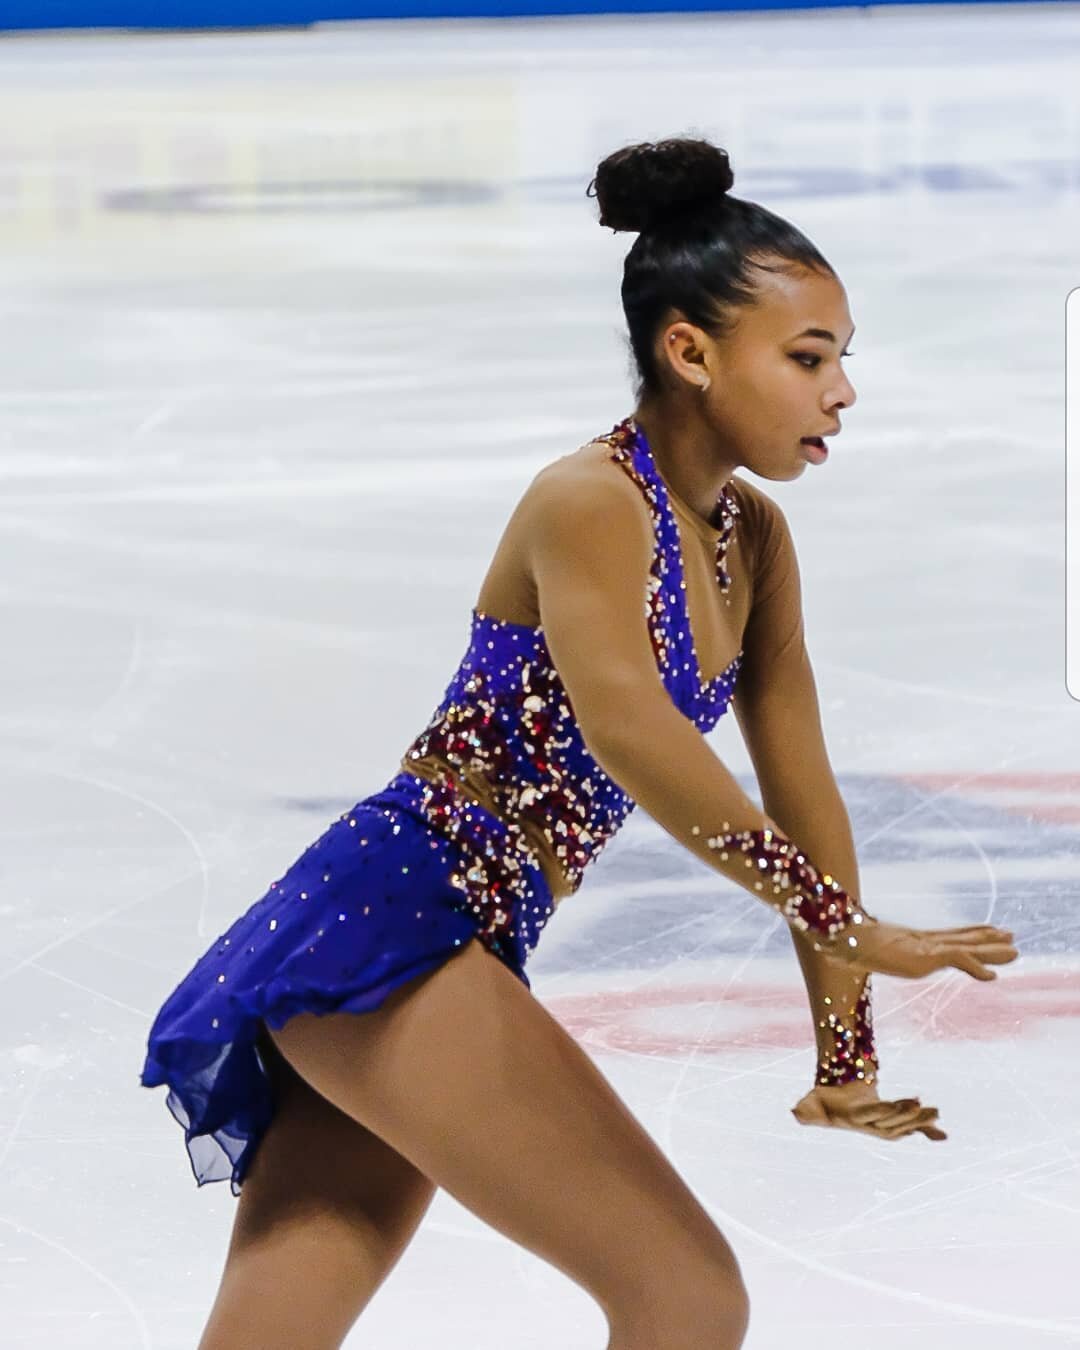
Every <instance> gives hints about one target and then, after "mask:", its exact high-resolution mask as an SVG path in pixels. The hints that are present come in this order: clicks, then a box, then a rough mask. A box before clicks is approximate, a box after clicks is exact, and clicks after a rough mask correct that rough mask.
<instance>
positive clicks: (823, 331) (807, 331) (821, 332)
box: [792, 328, 855, 342]
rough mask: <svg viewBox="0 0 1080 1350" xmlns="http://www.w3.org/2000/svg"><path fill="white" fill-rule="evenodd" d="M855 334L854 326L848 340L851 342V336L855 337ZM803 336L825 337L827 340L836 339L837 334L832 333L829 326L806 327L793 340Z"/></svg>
mask: <svg viewBox="0 0 1080 1350" xmlns="http://www.w3.org/2000/svg"><path fill="white" fill-rule="evenodd" d="M854 336H855V329H854V328H853V329H852V330H851V337H849V338H848V342H850V341H851V338H853V337H854ZM803 337H816V338H824V339H825V341H826V342H835V341H836V334H835V333H830V332H829V330H828V329H827V328H804V329H803V331H802V332H801V333H798V334H797V335H796V337H795V338H792V341H793V342H794V341H796V340H797V338H803Z"/></svg>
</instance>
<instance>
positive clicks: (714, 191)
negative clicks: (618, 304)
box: [587, 137, 735, 233]
mask: <svg viewBox="0 0 1080 1350" xmlns="http://www.w3.org/2000/svg"><path fill="white" fill-rule="evenodd" d="M734 181H735V175H734V174H733V173H732V172H731V165H730V164H729V162H728V155H727V151H726V150H721V149H720V147H719V146H716V145H712V144H711V143H710V142H709V141H702V140H691V139H688V138H685V137H679V138H675V139H672V140H666V141H657V142H655V144H654V143H653V142H650V141H645V142H643V143H642V144H641V145H628V146H626V148H625V149H622V150H616V151H615V152H614V153H613V154H610V155H608V156H607V158H606V159H603V160H601V161H600V164H599V165H598V166H597V170H596V177H595V178H594V179H593V180H592V182H591V183H590V184H589V186H588V189H587V195H588V196H590V197H595V198H596V199H597V202H598V204H599V207H600V224H601V225H606V226H608V227H609V228H610V229H612V230H634V231H637V232H639V233H644V232H645V231H647V230H653V229H656V228H658V227H662V226H664V225H666V224H668V225H669V224H673V223H674V222H675V221H676V220H678V219H679V218H680V217H682V216H687V215H691V214H694V213H697V212H699V211H702V210H704V209H706V208H707V207H710V206H715V205H717V203H718V202H720V201H721V200H722V199H723V197H724V195H725V193H726V192H727V191H728V190H729V188H730V187H731V185H732V183H734Z"/></svg>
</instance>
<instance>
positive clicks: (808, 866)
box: [708, 830, 864, 947]
mask: <svg viewBox="0 0 1080 1350" xmlns="http://www.w3.org/2000/svg"><path fill="white" fill-rule="evenodd" d="M708 845H709V847H710V848H711V849H715V850H717V851H718V852H719V855H720V859H721V861H722V862H727V861H729V860H734V861H735V862H738V858H739V855H740V854H741V855H742V857H743V859H744V860H745V864H746V867H747V868H749V869H750V870H751V872H752V875H753V878H754V879H753V881H752V882H751V881H750V880H749V878H747V879H745V880H744V881H743V884H744V885H745V886H746V887H747V889H748V890H754V891H756V892H758V893H759V894H760V895H761V898H762V899H763V900H764V901H765V903H766V904H767V905H771V906H772V907H773V909H776V910H779V912H780V913H781V914H782V915H783V916H784V918H785V919H786V920H787V921H788V923H789V924H790V925H791V926H792V928H798V929H801V930H802V931H803V932H812V933H815V934H821V936H822V937H823V938H827V939H836V938H839V937H841V936H842V935H845V934H846V941H847V942H848V944H849V945H850V946H852V947H855V946H857V945H858V940H857V938H856V937H855V936H854V934H853V933H852V932H851V931H850V930H851V929H852V928H853V927H854V926H855V925H858V924H861V923H862V921H863V918H864V914H863V911H862V909H861V907H860V906H859V903H858V901H857V900H855V899H853V898H852V897H851V896H849V895H848V893H847V891H845V890H844V888H843V887H842V886H841V885H840V883H839V882H838V881H837V880H836V878H835V877H831V876H829V874H828V873H827V872H823V873H822V872H818V870H817V868H816V867H815V866H814V864H813V863H812V862H811V861H810V859H809V858H808V857H807V856H806V854H805V853H803V852H802V851H801V850H800V849H799V847H798V846H797V845H796V844H793V843H792V842H791V840H790V839H785V838H784V836H783V835H782V834H778V833H777V832H776V831H775V830H738V831H735V832H732V833H728V834H719V835H716V836H715V837H714V838H711V839H709V840H708Z"/></svg>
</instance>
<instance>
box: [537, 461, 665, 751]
mask: <svg viewBox="0 0 1080 1350" xmlns="http://www.w3.org/2000/svg"><path fill="white" fill-rule="evenodd" d="M529 509H530V515H529V520H528V539H529V548H530V560H529V561H530V566H531V569H532V573H533V577H534V580H535V583H536V589H537V598H538V602H539V610H540V623H541V626H542V627H543V630H544V636H545V639H546V641H547V645H548V650H549V651H550V652H551V657H552V660H553V662H554V664H555V667H556V669H557V670H558V672H559V676H560V678H561V679H562V682H563V684H564V685H565V686H566V691H567V693H568V694H569V696H570V701H571V703H572V705H573V709H574V716H575V719H576V720H577V722H578V725H579V726H580V727H581V730H582V734H583V735H584V737H585V739H586V742H587V743H588V744H590V748H592V747H593V746H597V745H603V744H605V743H606V742H607V741H608V740H609V739H610V738H611V737H612V735H614V734H616V733H619V732H621V731H623V730H624V729H625V727H626V725H627V720H628V719H630V718H633V716H634V715H635V710H640V709H641V707H642V706H643V704H645V703H649V702H651V703H653V704H655V705H660V704H661V703H668V705H669V707H671V710H672V711H673V712H675V711H676V710H675V708H674V706H673V705H671V704H670V700H669V699H668V695H667V691H666V690H665V688H664V685H663V681H662V680H661V678H660V672H659V670H658V668H657V664H656V657H655V655H654V652H653V648H652V640H651V638H650V635H649V627H648V623H647V619H646V613H645V598H646V586H647V582H648V579H649V571H650V567H651V563H652V557H653V533H652V522H651V519H650V517H649V515H648V512H647V508H646V506H645V503H644V501H643V500H642V497H641V494H640V492H639V491H638V489H637V488H636V487H635V486H634V484H633V483H632V482H631V481H630V479H629V478H628V477H627V476H626V474H624V473H623V472H622V470H621V469H619V468H618V466H617V465H613V464H610V463H602V464H587V465H576V464H571V465H567V464H566V462H565V461H560V462H558V463H556V464H554V465H551V466H550V467H549V468H548V469H547V470H545V471H544V472H542V473H541V474H540V475H539V476H538V477H537V478H536V479H535V480H534V483H533V485H532V487H531V489H530V494H529Z"/></svg>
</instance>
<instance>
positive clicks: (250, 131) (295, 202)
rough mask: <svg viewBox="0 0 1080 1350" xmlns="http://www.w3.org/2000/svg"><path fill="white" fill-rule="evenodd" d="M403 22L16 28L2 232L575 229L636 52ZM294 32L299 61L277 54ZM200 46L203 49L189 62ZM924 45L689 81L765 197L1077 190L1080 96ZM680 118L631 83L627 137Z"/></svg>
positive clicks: (3, 90)
mask: <svg viewBox="0 0 1080 1350" xmlns="http://www.w3.org/2000/svg"><path fill="white" fill-rule="evenodd" d="M0 3H2V0H0ZM408 28H409V26H407V25H372V26H371V27H370V28H369V29H364V28H363V27H362V26H357V27H350V28H349V29H347V30H341V31H333V30H323V31H322V32H318V33H310V34H302V35H301V34H294V35H283V34H279V35H271V34H264V35H239V34H229V35H218V36H217V37H214V38H212V39H209V38H207V37H205V36H204V37H199V36H198V35H194V34H189V35H178V36H175V37H169V38H155V37H153V36H151V35H145V34H144V35H125V36H120V35H117V36H115V37H113V38H110V39H109V40H108V41H100V40H94V39H90V38H81V37H80V38H75V37H72V38H71V39H70V40H69V41H70V42H71V43H72V44H78V48H79V50H78V51H77V52H72V53H71V54H70V56H69V59H68V60H66V61H64V60H61V57H62V55H63V53H64V51H65V50H66V48H65V45H64V43H62V42H57V43H55V44H53V48H52V55H51V56H50V53H49V44H48V43H43V44H38V43H36V42H35V43H34V44H33V51H32V53H31V47H30V44H27V46H26V47H24V48H23V49H22V57H23V59H22V60H21V61H19V60H17V59H15V58H16V57H17V56H18V55H19V48H20V46H21V44H13V45H12V46H11V47H10V48H9V49H8V52H7V55H6V58H5V62H6V68H4V69H2V70H0V74H2V75H3V77H4V78H0V118H2V121H3V126H4V137H3V159H2V172H0V240H2V241H3V242H4V243H5V244H6V245H14V246H15V247H16V249H17V250H19V249H20V248H21V249H25V250H26V251H27V252H29V253H34V254H37V253H38V252H39V250H40V249H41V246H42V245H44V244H45V243H46V242H47V241H49V240H54V241H56V242H58V243H59V242H62V241H64V240H65V239H66V240H69V241H71V242H72V243H76V242H78V243H79V244H85V243H88V242H91V241H96V242H101V243H103V244H106V243H107V244H114V245H115V244H119V245H121V246H124V247H131V248H132V250H133V252H132V254H131V256H130V257H129V263H130V264H131V265H133V266H134V265H136V263H137V260H138V254H139V252H140V251H141V247H142V246H144V245H145V246H147V247H148V248H150V249H152V250H156V248H157V247H159V246H160V243H161V240H162V236H163V235H164V234H169V235H170V236H171V237H178V236H180V235H181V234H184V235H185V236H186V235H188V234H189V233H190V234H191V236H192V237H193V238H194V236H197V235H205V236H206V239H207V242H208V243H209V242H210V236H211V234H212V247H210V248H208V249H207V250H206V251H205V252H203V253H202V254H201V263H202V265H203V266H206V267H210V268H213V267H214V266H215V255H216V256H217V258H218V260H219V261H220V262H222V263H225V260H226V259H230V258H231V257H232V245H233V244H236V245H238V246H239V247H240V248H241V250H245V249H249V248H250V245H251V227H252V220H253V218H254V217H260V218H262V219H263V220H264V222H265V223H266V225H267V226H268V227H272V225H273V224H274V223H275V222H276V225H277V227H278V228H279V229H280V230H281V231H282V232H283V233H285V232H287V231H288V229H289V222H290V218H291V219H294V220H297V221H298V222H302V221H303V220H304V218H306V219H307V221H308V222H309V224H310V225H313V224H314V223H315V219H316V218H318V219H319V221H320V222H321V223H322V225H323V226H325V227H326V228H327V229H332V228H333V226H334V223H335V221H336V222H338V223H339V224H341V225H345V224H348V223H350V222H352V221H355V220H356V219H357V218H358V217H361V218H362V217H369V218H377V217H379V216H386V215H388V214H390V213H396V215H395V219H398V220H400V221H401V223H402V225H403V226H405V227H406V228H407V224H406V223H407V222H412V223H414V224H417V225H420V223H421V222H422V223H423V228H425V229H427V230H431V229H433V228H434V227H435V225H436V224H437V222H435V221H433V220H432V219H431V213H432V212H433V211H436V212H437V211H439V210H440V209H447V210H452V211H454V212H455V213H457V214H458V219H459V220H460V222H461V223H462V224H464V225H466V226H467V227H468V228H471V229H475V230H477V231H479V232H483V231H484V230H485V229H488V228H492V227H493V228H494V230H495V231H496V233H497V231H498V228H499V226H500V224H506V225H511V226H515V227H516V226H520V225H522V224H523V223H524V222H525V221H526V220H527V219H528V218H529V217H530V215H531V213H532V212H534V211H535V210H537V209H538V208H539V209H540V210H543V209H544V208H551V209H552V211H553V212H555V213H558V212H561V211H563V210H565V209H566V208H577V211H578V212H579V213H580V214H576V215H574V216H573V217H566V218H565V221H566V225H567V226H571V225H572V226H573V227H574V228H575V230H576V233H574V234H573V235H571V236H568V242H570V243H571V245H572V246H575V247H577V246H580V239H581V237H582V234H583V233H584V232H585V221H586V218H587V217H586V214H585V213H586V211H587V210H589V209H590V207H589V206H588V204H587V203H586V202H585V199H584V196H583V192H584V185H585V183H586V181H587V179H588V176H589V172H590V171H591V169H592V167H593V165H594V164H595V162H596V159H597V157H598V156H599V155H600V154H601V153H603V152H604V151H605V150H606V149H608V148H610V145H609V141H611V140H612V139H613V137H612V133H611V132H609V131H607V129H606V128H605V126H604V124H603V119H602V118H601V119H600V125H599V126H598V125H597V122H598V119H597V108H598V107H603V106H605V104H606V102H607V101H608V100H609V99H610V100H612V101H615V100H619V99H622V98H623V97H624V96H625V82H626V74H625V72H624V71H623V70H622V69H620V68H619V66H618V64H617V63H616V64H615V66H614V68H607V69H605V68H603V67H601V68H599V69H594V70H591V71H590V72H589V75H588V78H587V79H578V78H574V77H573V74H572V73H568V74H567V76H566V78H563V79H561V80H559V81H558V83H557V84H555V83H553V78H545V77H544V75H543V73H542V72H541V73H537V74H533V73H532V72H530V71H529V70H528V69H525V70H524V71H522V70H518V69H515V68H514V67H513V65H511V66H510V68H509V69H507V70H505V71H499V70H492V69H490V68H489V69H486V70H485V69H483V68H482V67H481V66H480V65H479V62H478V61H477V62H476V63H475V64H470V62H469V60H468V58H467V54H463V55H462V56H461V57H460V59H461V61H462V65H461V66H460V67H458V66H457V65H455V63H454V61H455V58H454V55H453V53H452V52H451V51H449V50H446V51H444V53H443V54H442V55H441V56H440V55H439V54H438V53H437V52H432V50H431V47H430V41H431V35H432V34H433V33H439V32H440V29H439V28H438V27H436V26H432V28H431V29H430V30H428V31H427V32H422V31H421V30H422V29H426V28H427V26H426V25H425V26H417V27H416V28H415V29H414V30H413V34H414V42H415V50H410V43H409V37H408ZM361 34H362V35H363V36H362V39H361V36H360V35H361ZM440 40H441V41H445V32H443V34H442V36H441V38H440ZM474 40H475V37H474ZM287 41H291V42H293V43H295V44H298V45H297V46H296V47H295V48H294V49H292V50H294V51H295V52H296V53H297V58H296V60H295V62H291V61H290V60H289V59H286V56H285V55H282V56H281V57H280V60H279V59H278V51H277V44H279V43H284V42H287ZM207 42H212V43H213V44H214V46H213V48H209V47H202V48H200V47H199V46H198V45H197V44H200V43H207ZM255 44H264V45H262V46H260V47H259V49H258V51H257V50H256V45H255ZM465 47H466V49H468V47H469V44H468V43H466V44H465ZM200 51H203V52H205V54H206V55H207V56H209V55H210V54H211V52H212V55H213V59H212V60H209V59H208V60H206V61H205V62H202V63H200V61H199V59H198V58H199V53H200ZM541 56H542V53H538V54H537V57H538V60H539V59H540V58H541ZM262 59H265V62H266V64H265V67H262V66H260V64H259V62H260V60H262ZM522 59H523V60H524V58H522ZM921 59H922V58H921V56H920V55H919V53H917V52H907V53H905V52H904V51H903V50H897V51H896V52H895V54H894V63H893V64H889V65H885V64H882V63H874V64H870V65H868V66H867V67H866V68H865V69H859V67H858V66H852V67H850V68H849V69H848V70H847V71H846V72H845V79H844V89H843V93H842V95H838V96H836V97H833V98H829V99H824V100H822V101H820V102H819V103H818V104H817V105H816V107H815V116H814V117H813V118H806V117H805V116H803V113H804V111H805V99H804V96H803V94H802V93H801V92H800V91H799V89H798V88H797V87H793V83H792V81H791V80H789V79H787V78H786V72H787V65H786V63H785V65H784V67H783V68H782V69H779V70H778V71H777V79H776V80H775V81H772V82H763V81H762V80H761V78H760V71H759V70H758V69H757V68H750V69H747V70H745V71H743V70H739V69H732V70H727V71H725V72H724V78H723V88H722V93H721V94H719V95H718V94H717V92H716V64H715V61H716V57H715V53H714V52H713V51H712V50H707V51H703V52H702V53H701V54H700V55H699V56H698V57H696V58H695V57H694V56H693V55H692V54H691V53H689V52H688V53H687V60H686V66H685V70H684V72H683V79H684V81H685V85H686V88H687V90H688V91H689V92H690V93H693V94H694V95H695V96H700V99H701V100H702V102H701V105H700V106H702V107H703V108H705V109H707V110H708V113H709V115H710V117H711V119H712V120H713V122H714V123H715V131H716V134H718V135H719V134H721V133H722V135H723V137H724V143H725V144H726V145H728V147H729V148H730V149H731V150H732V152H733V154H734V155H735V156H737V160H738V163H739V164H740V171H739V180H738V182H739V188H738V190H739V191H740V192H741V193H742V194H744V195H746V196H747V197H749V198H750V199H752V200H758V201H761V202H763V203H765V204H767V205H770V206H772V207H773V208H774V209H778V210H781V211H783V210H785V209H789V208H790V207H793V206H794V207H798V206H801V207H803V208H805V206H806V205H809V204H813V203H821V204H822V205H823V206H828V207H835V208H837V209H842V208H843V207H844V205H845V204H848V205H850V206H851V207H858V206H868V205H872V204H875V203H877V204H883V205H886V206H888V208H889V209H890V210H891V211H894V212H895V211H899V212H902V213H910V212H922V211H923V210H939V211H941V210H948V211H950V212H952V213H954V214H955V213H957V212H961V211H964V210H967V209H972V208H973V207H978V205H979V203H980V199H981V200H982V201H983V202H985V204H986V205H987V206H989V207H991V208H993V209H996V208H997V204H998V202H999V201H1000V200H1001V199H1002V198H1003V197H1005V198H1018V197H1026V198H1028V199H1029V200H1030V201H1031V202H1032V203H1033V204H1034V205H1036V206H1037V207H1038V209H1039V210H1040V211H1042V212H1050V213H1063V212H1066V211H1068V210H1070V209H1071V205H1072V202H1073V200H1074V199H1075V194H1076V191H1077V187H1078V183H1080V167H1078V161H1077V157H1076V151H1075V147H1076V145H1077V142H1078V140H1080V130H1078V127H1080V93H1078V92H1077V90H1072V91H1068V92H1066V91H1065V90H1063V89H1062V88H1061V87H1060V86H1055V85H1053V84H1047V83H1046V81H1045V75H1044V73H1043V71H1042V70H1041V68H1040V66H1039V65H1038V64H1037V63H1035V62H1031V63H1027V64H1023V65H1017V66H1015V67H1013V68H1011V69H1010V72H1009V80H1008V85H1007V87H1002V84H1001V79H1000V72H999V71H998V70H997V69H996V68H995V65H994V63H993V62H987V63H986V64H978V63H976V62H975V61H974V59H973V61H972V64H971V66H969V67H968V68H966V69H953V70H950V72H949V78H948V83H947V85H942V84H941V83H939V82H936V81H930V80H927V79H920V78H918V75H919V71H920V69H921V65H920V62H921ZM319 64H321V65H322V66H323V67H324V69H323V72H322V76H321V78H319V79H317V80H316V79H314V78H313V76H312V70H313V68H315V67H316V66H317V65H319ZM440 66H441V67H442V69H441V70H440V69H439V67H440ZM380 67H381V68H380ZM553 97H557V99H558V111H557V115H555V114H554V111H553V107H552V98H553ZM679 116H681V114H680V115H679ZM678 120H679V119H678V117H676V118H675V121H676V123H678ZM672 121H673V118H672V111H671V103H670V86H669V85H668V84H667V83H666V82H665V81H663V80H653V81H650V80H642V81H640V82H639V85H638V88H637V90H636V94H635V112H634V115H633V118H632V119H631V122H625V119H624V122H620V123H619V138H621V139H627V140H628V139H632V138H633V135H634V134H635V133H637V134H640V135H641V136H642V137H645V136H647V135H648V134H649V133H650V131H655V128H656V127H668V126H670V125H671V124H672ZM776 126H782V127H783V140H782V146H780V147H778V145H777V142H776V139H775V135H774V131H773V128H775V127H776ZM823 136H825V137H827V139H828V152H827V153H824V152H823V151H822V148H821V139H822V137H823ZM778 151H779V152H778ZM741 166H746V167H741ZM151 222H154V223H155V225H154V228H153V229H152V230H151V229H150V228H149V227H150V225H151ZM552 224H555V222H554V220H553V221H552ZM891 225H892V227H893V228H894V229H897V228H899V229H900V230H901V231H902V227H903V222H902V221H901V222H899V226H898V222H897V221H896V220H895V219H894V220H893V221H892V222H891ZM489 242H490V240H489Z"/></svg>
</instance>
